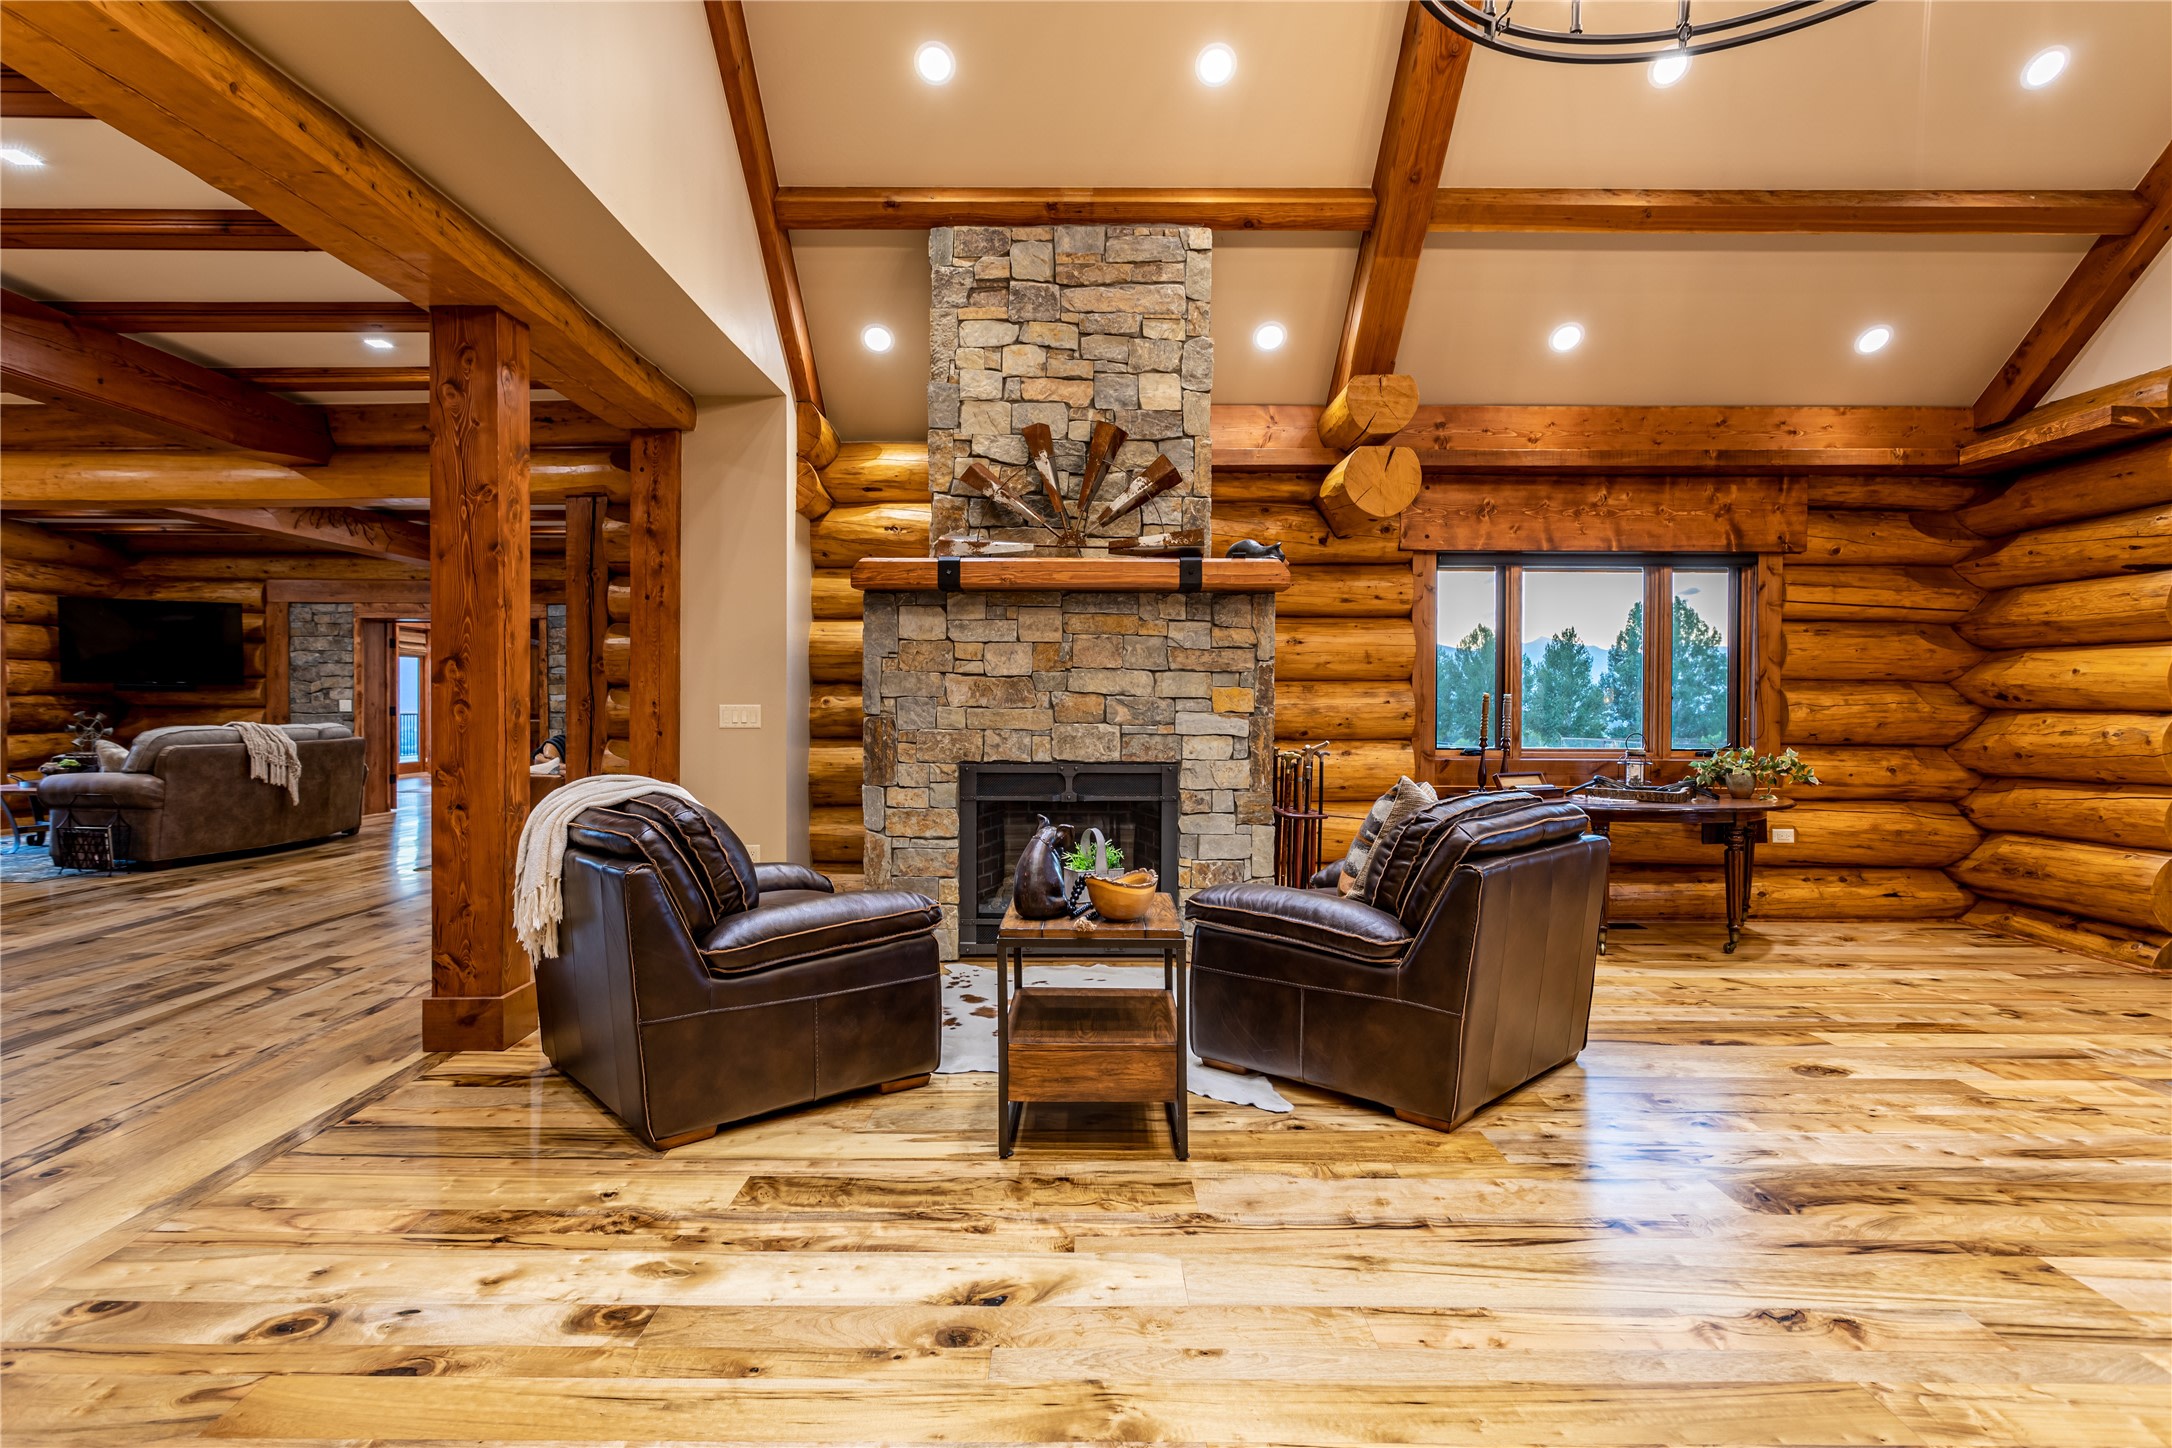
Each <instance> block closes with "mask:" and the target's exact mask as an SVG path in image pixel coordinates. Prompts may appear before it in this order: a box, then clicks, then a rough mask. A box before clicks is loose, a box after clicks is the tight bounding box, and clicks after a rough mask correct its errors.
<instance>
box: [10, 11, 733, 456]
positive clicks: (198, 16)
mask: <svg viewBox="0 0 2172 1448" xmlns="http://www.w3.org/2000/svg"><path fill="white" fill-rule="evenodd" d="M0 44H4V45H5V46H6V49H7V55H8V61H9V63H10V64H11V65H13V66H15V67H17V68H18V69H20V70H22V71H23V72H24V73H26V74H27V75H29V76H30V77H31V78H32V79H33V80H35V81H36V82H37V83H38V84H39V85H41V86H43V87H45V88H46V89H47V90H50V91H52V92H53V93H54V94H56V95H58V96H59V97H60V98H61V99H62V100H65V101H67V102H69V103H70V104H72V105H76V106H79V107H81V108H82V109H84V110H87V111H89V112H91V113H92V114H93V115H95V116H97V117H98V118H99V119H100V120H103V121H105V122H107V123H108V124H110V125H112V126H114V127H115V128H116V129H118V130H120V131H122V132H123V133H125V134H127V135H129V136H131V137H133V138H134V139H136V140H138V141H141V142H142V143H143V144H145V145H147V146H149V147H150V148H151V149H153V150H155V151H157V152H159V153H160V154H161V155H163V156H165V157H166V158H167V159H168V160H171V161H173V162H175V163H177V164H178V165H180V166H182V167H184V168H186V169H187V170H189V171H190V172H192V173H194V174H195V175H197V176H199V177H201V178H202V179H203V180H204V181H206V182H208V183H210V184H211V185H213V186H216V187H217V188H219V189H220V190H221V191H224V192H225V193H227V194H228V195H229V196H232V197H234V198H235V199H236V200H237V201H240V202H241V203H243V204H244V205H247V206H252V207H255V208H256V209H258V210H260V211H262V212H263V213H264V214H265V215H266V216H268V217H270V218H271V219H272V220H273V221H275V222H277V223H279V224H280V225H281V226H284V227H286V228H288V229H289V230H291V231H293V232H294V233H295V234H296V235H297V236H301V237H303V238H305V239H307V240H308V241H310V242H312V243H314V244H315V245H316V246H318V247H319V248H321V249H322V250H324V251H327V252H329V253H331V254H332V255H333V256H336V257H338V258H339V259H340V260H341V261H343V262H345V263H347V264H348V265H349V266H352V267H354V268H355V269H356V270H358V271H360V272H361V273H362V274H363V275H365V276H368V277H370V278H372V279H373V280H375V281H377V282H379V283H381V284H382V285H384V286H386V287H388V288H390V289H391V290H392V291H394V292H396V293H397V294H399V295H400V296H402V297H405V298H406V299H407V300H408V301H410V302H413V303H414V304H415V305H417V306H422V307H454V306H488V307H495V308H498V309H500V310H502V311H504V312H506V313H508V314H510V315H512V316H514V317H517V318H519V319H520V320H521V321H522V322H524V323H525V324H526V325H527V326H528V328H529V329H530V332H531V334H532V336H533V339H534V349H535V353H536V355H538V356H539V357H543V358H546V359H548V360H549V361H550V363H551V364H552V366H553V367H554V368H555V369H556V371H557V372H558V374H559V386H560V387H561V388H562V389H563V390H565V391H566V393H567V395H568V396H570V397H572V398H573V399H574V400H575V401H577V402H579V403H581V404H582V405H583V406H584V407H586V408H588V409H589V410H590V411H592V412H594V413H595V414H596V415H597V416H599V417H603V418H607V419H609V420H611V421H613V422H618V423H620V424H622V425H624V426H627V427H663V428H682V429H683V428H688V427H692V426H693V424H694V401H693V398H692V397H690V396H689V395H688V394H687V392H686V390H685V389H684V388H682V387H680V386H679V385H678V384H677V383H675V382H673V381H672V380H671V379H670V378H669V377H668V376H666V375H665V374H664V372H663V371H662V370H661V369H660V368H658V367H657V366H656V365H655V364H654V363H652V362H650V361H648V360H647V359H646V358H644V357H643V356H641V355H640V354H639V353H638V352H636V351H634V349H633V348H631V347H629V346H628V345H627V344H626V342H625V341H624V340H623V339H621V338H620V337H619V336H618V335H617V334H616V333H614V332H613V331H611V330H610V328H608V327H606V326H605V325H604V324H603V323H602V322H601V321H599V320H598V319H597V318H596V317H595V316H594V315H593V314H592V313H590V312H589V311H588V310H587V309H586V308H585V307H583V306H582V305H581V304H580V302H579V301H577V300H576V299H575V298H574V297H573V295H572V294H571V293H570V292H568V291H567V290H566V289H565V288H564V287H563V286H561V285H560V284H559V283H558V282H557V281H555V280H553V279H552V278H551V277H549V276H548V275H546V274H545V273H544V272H543V271H542V270H541V269H540V268H538V267H537V266H536V265H535V264H534V263H532V262H530V261H529V260H528V259H527V258H526V257H523V256H522V255H521V254H520V253H519V252H517V251H515V250H514V249H513V248H512V247H510V246H508V245H507V244H506V243H505V242H504V241H501V240H500V239H499V238H498V237H497V236H496V235H495V234H494V233H493V232H491V231H490V230H489V229H488V228H486V227H484V226H483V225H482V224H481V223H480V222H478V221H476V220H475V219H474V218H473V217H471V216H469V215H468V214H467V212H465V211H464V210H462V209H461V207H460V206H459V204H458V203H456V202H455V201H454V200H453V199H452V198H451V197H449V196H447V195H445V194H444V193H443V192H441V191H439V190H438V189H437V188H436V187H434V186H432V185H431V184H430V183H429V182H428V181H426V180H424V179H423V177H422V176H421V175H419V174H418V173H417V172H415V171H414V170H413V169H412V168H411V167H409V166H408V165H406V164H405V163H404V162H402V161H401V160H400V159H399V158H398V157H396V156H394V155H393V154H392V153H391V152H390V151H388V150H386V149H385V148H384V147H383V146H381V145H379V144H378V143H377V142H376V141H375V140H373V139H371V138H370V137H369V136H368V135H366V134H365V133H364V132H363V131H362V130H361V129H360V128H358V127H357V126H355V125H354V124H353V123H351V122H350V121H348V120H347V119H346V118H345V117H344V116H341V115H340V114H339V113H338V112H336V111H334V110H332V109H331V108H330V107H329V106H327V105H325V104H324V102H322V101H320V100H318V99H317V98H316V97H315V96H313V95H311V94H310V93H309V92H308V91H305V90H303V89H302V88H301V87H300V86H299V85H296V84H295V83H294V82H293V81H292V80H290V79H289V78H288V77H287V76H286V75H285V74H284V73H283V72H281V71H279V70H278V69H276V68H274V67H273V66H271V65H270V64H268V63H267V62H266V61H265V60H264V59H263V58H261V57H260V56H258V55H257V54H256V53H255V52H254V51H252V50H250V49H249V48H248V47H246V46H244V45H243V44H241V42H240V41H238V40H236V39H235V38H234V37H233V36H232V35H230V34H228V33H227V32H226V31H225V30H222V29H221V28H219V26H218V25H217V24H216V23H214V22H213V21H212V20H211V19H210V18H209V17H208V16H207V15H205V14H204V12H203V11H201V10H199V9H197V8H196V7H195V6H193V5H102V4H95V3H89V0H5V3H0Z"/></svg>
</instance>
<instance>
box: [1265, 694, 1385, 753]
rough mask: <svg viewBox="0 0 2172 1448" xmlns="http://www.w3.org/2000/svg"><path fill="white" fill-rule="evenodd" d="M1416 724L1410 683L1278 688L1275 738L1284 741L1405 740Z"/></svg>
mask: <svg viewBox="0 0 2172 1448" xmlns="http://www.w3.org/2000/svg"><path fill="white" fill-rule="evenodd" d="M1416 728H1417V707H1416V705H1415V703H1414V702H1413V700H1412V698H1411V692H1410V685H1409V684H1407V683H1404V684H1360V683H1342V682H1336V683H1327V682H1309V681H1308V682H1304V683H1298V682H1293V681H1289V680H1283V681H1280V682H1278V683H1277V684H1276V686H1275V737H1276V738H1277V739H1280V740H1286V741H1296V740H1305V741H1308V742H1309V741H1312V740H1319V739H1393V740H1397V741H1400V742H1402V743H1405V744H1407V743H1408V742H1409V740H1410V737H1411V734H1412V732H1413V731H1414V730H1415V729H1416Z"/></svg>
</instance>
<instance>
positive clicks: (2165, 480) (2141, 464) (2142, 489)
mask: <svg viewBox="0 0 2172 1448" xmlns="http://www.w3.org/2000/svg"><path fill="white" fill-rule="evenodd" d="M2158 503H2172V438H2159V439H2158V440H2156V441H2154V442H2145V443H2143V444H2141V445H2140V446H2138V447H2129V448H2121V449H2119V450H2118V451H2117V452H2103V453H2097V454H2094V455H2093V456H2090V457H2085V458H2077V459H2076V460H2074V461H2072V462H2065V463H2059V464H2057V465H2056V466H2053V467H2048V468H2042V469H2039V470H2038V471H2036V472H2032V473H2029V474H2027V475H2025V476H2023V477H2018V478H2015V479H2014V480H2013V481H2012V482H2010V483H2008V484H2007V485H2006V487H2005V488H2004V489H2003V490H2001V491H1999V492H1998V493H1995V494H1994V495H1992V496H1991V497H1989V498H1987V499H1985V500H1984V501H1982V502H1980V503H1975V504H1972V505H1970V506H1967V507H1964V508H1962V509H1961V510H1960V512H1959V513H1958V514H1956V520H1957V521H1958V522H1959V523H1960V524H1961V526H1962V527H1964V528H1966V529H1968V530H1969V531H1970V532H1971V533H1980V534H1982V535H1983V536H1984V537H1986V538H2003V537H2005V536H2006V535H2008V534H2010V533H2019V532H2022V531H2024V530H2026V529H2029V528H2043V527H2048V526H2049V525H2051V524H2054V523H2072V522H2076V521H2078V520H2080V519H2083V518H2097V517H2102V516H2103V515H2104V514H2106V513H2124V512H2128V511H2130V510H2132V509H2135V508H2147V507H2152V506H2154V505H2156V504H2158Z"/></svg>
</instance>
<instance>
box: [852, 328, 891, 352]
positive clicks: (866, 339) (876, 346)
mask: <svg viewBox="0 0 2172 1448" xmlns="http://www.w3.org/2000/svg"><path fill="white" fill-rule="evenodd" d="M896 340H897V339H896V338H894V337H892V336H891V335H890V329H889V328H888V327H885V326H883V325H882V324H881V323H880V322H876V323H874V324H872V325H870V326H867V327H863V328H862V329H861V330H860V345H861V346H863V347H865V348H866V349H867V350H868V351H870V352H887V351H889V350H890V344H891V343H892V342H894V341H896Z"/></svg>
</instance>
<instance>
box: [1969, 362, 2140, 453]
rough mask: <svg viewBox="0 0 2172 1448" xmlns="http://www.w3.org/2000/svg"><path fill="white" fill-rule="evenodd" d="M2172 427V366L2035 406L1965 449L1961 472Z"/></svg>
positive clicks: (2116, 443)
mask: <svg viewBox="0 0 2172 1448" xmlns="http://www.w3.org/2000/svg"><path fill="white" fill-rule="evenodd" d="M2167 432H2172V367H2165V368H2159V369H2158V370H2157V371H2155V372H2145V373H2143V374H2142V375H2141V376H2140V377H2129V378H2126V379H2124V380H2123V381H2119V382H2114V383H2112V384H2111V385H2110V386H2108V387H2099V388H2096V389H2095V390H2093V391H2090V392H2084V393H2081V394H2079V395H2077V396H2074V397H2062V398H2060V399H2059V400H2058V401H2057V402H2047V403H2045V404H2044V405H2043V406H2041V407H2037V408H2033V409H2031V410H2030V411H2029V412H2028V413H2027V414H2026V415H2025V416H2022V417H2019V418H2016V419H2015V420H2014V421H2012V422H2010V423H2008V424H2007V425H2006V426H2004V427H2001V428H1996V429H1994V430H1992V431H1990V432H1987V433H1984V434H1982V435H1981V436H1980V437H1978V438H1977V439H1976V440H1975V441H1974V442H1971V443H1970V444H1968V445H1967V446H1966V447H1964V448H1962V449H1961V461H1960V467H1959V471H1961V472H1964V473H2007V472H2014V471H2016V470H2018V469H2021V468H2034V467H2040V466H2042V465H2043V464H2045V463H2048V462H2053V461H2055V460H2057V459H2059V458H2064V457H2072V456H2074V455H2075V454H2077V453H2086V452H2098V451H2101V450H2102V449H2104V448H2110V447H2124V446H2125V445H2126V444H2128V443H2133V442H2142V441H2144V440H2146V439H2148V438H2152V437H2161V436H2163V435H2164V434H2165V433H2167Z"/></svg>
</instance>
